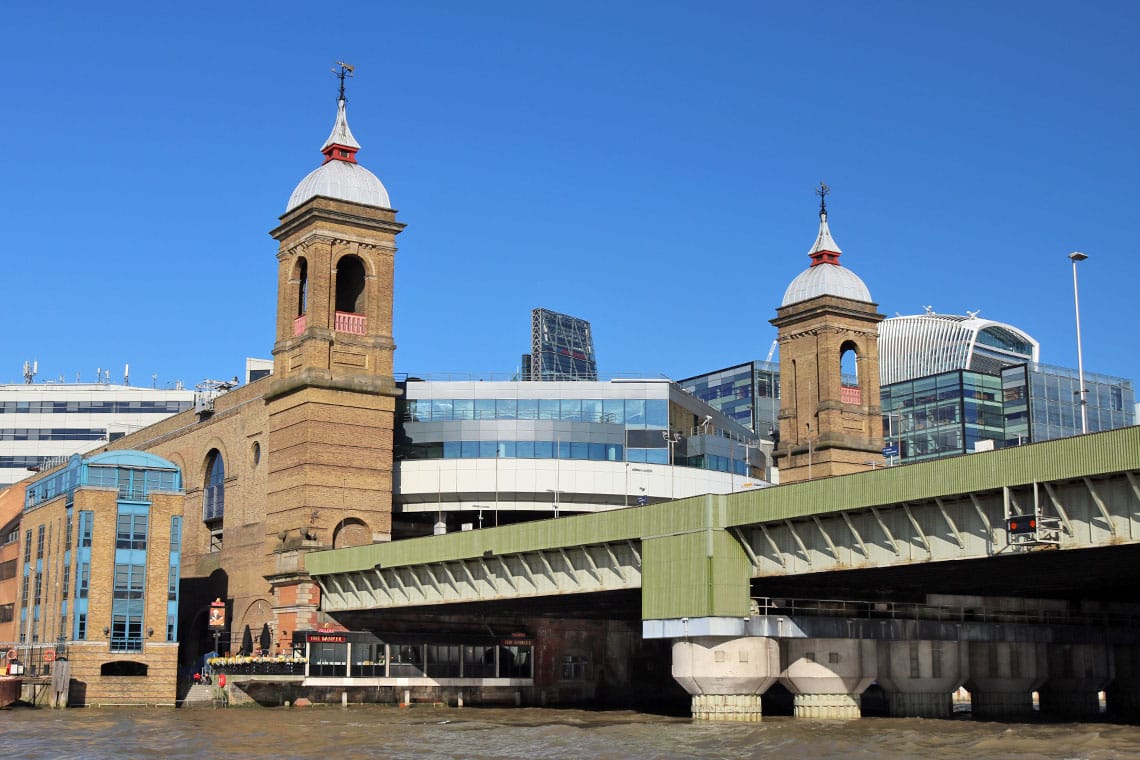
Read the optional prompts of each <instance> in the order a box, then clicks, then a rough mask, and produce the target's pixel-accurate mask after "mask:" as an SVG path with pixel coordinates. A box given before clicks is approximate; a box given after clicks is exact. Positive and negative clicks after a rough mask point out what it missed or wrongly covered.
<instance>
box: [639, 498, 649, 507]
mask: <svg viewBox="0 0 1140 760" xmlns="http://www.w3.org/2000/svg"><path fill="white" fill-rule="evenodd" d="M648 503H649V497H648V496H638V497H637V506H639V507H644V506H645V505H646V504H648Z"/></svg>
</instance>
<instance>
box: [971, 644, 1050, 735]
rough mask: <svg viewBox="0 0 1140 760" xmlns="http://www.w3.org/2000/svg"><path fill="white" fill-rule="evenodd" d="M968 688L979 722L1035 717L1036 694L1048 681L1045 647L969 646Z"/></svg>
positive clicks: (1010, 645)
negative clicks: (983, 720) (982, 719)
mask: <svg viewBox="0 0 1140 760" xmlns="http://www.w3.org/2000/svg"><path fill="white" fill-rule="evenodd" d="M968 646H969V652H970V654H969V673H970V675H969V678H968V679H967V680H966V688H967V689H968V690H969V692H970V704H971V709H972V711H973V714H974V717H975V718H1008V717H1019V716H1025V715H1029V714H1032V713H1033V692H1034V691H1035V690H1036V689H1038V688H1040V686H1041V684H1042V683H1044V681H1045V673H1046V670H1045V668H1046V663H1045V645H1044V644H1039V643H1036V642H1032V641H1012V642H1009V641H1002V642H985V641H971V642H970V643H969V644H968Z"/></svg>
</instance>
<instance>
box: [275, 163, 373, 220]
mask: <svg viewBox="0 0 1140 760" xmlns="http://www.w3.org/2000/svg"><path fill="white" fill-rule="evenodd" d="M318 195H321V196H324V197H326V198H336V199H337V200H342V201H353V202H354V203H362V204H364V205H366V206H380V207H381V208H391V207H392V202H391V201H390V200H388V191H387V190H386V189H385V188H384V185H383V184H382V183H381V182H380V180H379V179H378V178H377V177H376V175H375V174H373V173H372V172H370V171H368V170H367V169H365V168H364V167H363V166H361V165H360V164H350V163H348V162H347V161H329V162H328V163H327V164H325V165H324V166H321V167H318V168H317V169H314V170H313V171H311V172H309V176H307V177H305V178H304V179H303V180H301V182H300V184H298V185H297V189H296V190H294V191H293V194H292V195H290V196H289V205H288V206H287V207H286V208H285V211H287V212H288V211H292V210H293V209H295V208H297V206H300V205H301V204H302V203H304V202H305V201H307V200H309V199H310V198H315V197H316V196H318Z"/></svg>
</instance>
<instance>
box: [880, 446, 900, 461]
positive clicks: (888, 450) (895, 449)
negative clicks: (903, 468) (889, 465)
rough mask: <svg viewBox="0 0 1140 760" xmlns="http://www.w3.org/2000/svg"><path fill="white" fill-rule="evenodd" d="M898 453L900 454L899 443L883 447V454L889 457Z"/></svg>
mask: <svg viewBox="0 0 1140 760" xmlns="http://www.w3.org/2000/svg"><path fill="white" fill-rule="evenodd" d="M898 455H899V446H898V444H897V443H895V444H891V445H890V446H884V447H883V456H885V457H887V458H888V459H890V458H891V457H897V456H898Z"/></svg>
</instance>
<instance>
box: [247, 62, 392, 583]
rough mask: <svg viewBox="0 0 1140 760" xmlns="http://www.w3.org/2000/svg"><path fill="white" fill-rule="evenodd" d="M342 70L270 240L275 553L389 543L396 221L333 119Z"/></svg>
mask: <svg viewBox="0 0 1140 760" xmlns="http://www.w3.org/2000/svg"><path fill="white" fill-rule="evenodd" d="M351 72H352V69H351V67H348V66H345V65H342V66H341V68H340V71H339V76H340V80H341V81H340V96H339V98H338V100H337V114H336V123H335V126H334V127H333V131H332V134H331V135H330V136H329V138H328V140H326V141H325V144H324V145H323V146H322V147H321V152H322V153H323V154H324V161H323V163H322V164H321V166H320V167H318V168H317V169H315V170H314V171H313V172H312V173H310V174H309V175H308V176H307V177H305V178H304V179H303V180H301V183H300V184H299V185H297V188H296V189H295V190H294V191H293V194H292V196H291V197H290V198H289V204H288V207H287V208H286V211H285V214H284V216H282V217H281V224H280V225H279V226H278V227H277V228H276V229H275V230H273V231H272V232H271V233H270V234H271V235H272V236H273V237H274V238H275V239H276V240H277V241H278V242H279V243H280V247H279V250H278V254H277V260H278V275H277V336H276V342H275V344H274V347H273V367H274V371H273V380H272V383H271V384H270V386H269V390H268V392H267V393H266V395H265V401H266V405H267V412H268V418H269V424H268V429H269V434H268V445H267V459H268V467H269V473H268V478H267V480H268V493H267V499H266V501H267V503H266V510H265V511H266V519H265V528H266V533H267V541H268V542H269V544H270V547H271V550H272V551H275V552H277V553H278V554H279V555H280V554H282V553H288V552H290V551H291V550H294V549H309V548H319V547H321V548H326V547H332V546H336V547H340V546H352V545H359V544H366V543H371V542H375V541H387V540H390V538H391V530H392V527H391V526H392V429H393V417H394V411H395V398H396V396H397V395H398V390H397V387H396V385H395V383H394V381H393V378H392V352H393V350H394V349H395V344H394V342H393V340H392V290H393V282H392V277H393V267H394V262H395V255H396V235H397V234H399V233H400V231H401V230H402V229H403V228H404V225H403V224H401V223H400V222H398V221H396V212H395V211H394V210H392V208H391V203H390V201H389V199H388V192H387V190H386V189H385V188H384V185H383V184H381V182H380V180H379V179H377V178H376V176H375V175H374V174H372V173H371V172H370V171H368V170H367V169H365V168H364V167H363V166H361V165H360V164H358V163H357V162H356V153H357V151H359V150H360V145H359V143H357V142H356V139H355V138H354V137H353V135H352V132H351V130H349V128H348V119H347V116H346V113H345V103H346V98H345V95H344V77H345V76H346V75H351ZM286 564H288V563H286ZM279 565H280V559H279ZM287 569H288V568H287V567H279V568H278V570H279V572H280V571H283V570H287Z"/></svg>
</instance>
